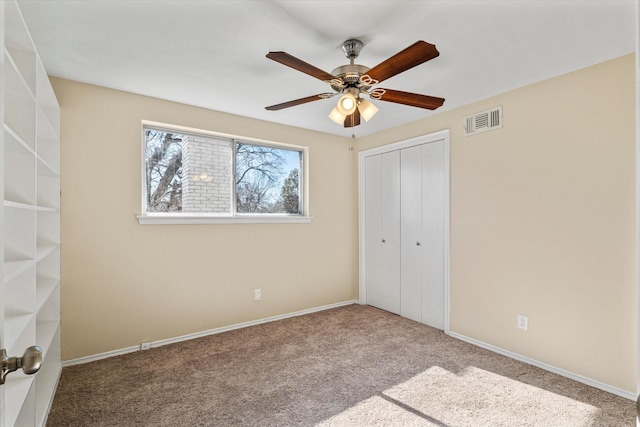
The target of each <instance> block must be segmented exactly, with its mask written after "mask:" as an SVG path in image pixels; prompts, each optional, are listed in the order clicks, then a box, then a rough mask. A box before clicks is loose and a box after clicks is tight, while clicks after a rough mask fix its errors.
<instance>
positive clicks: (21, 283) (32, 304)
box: [2, 263, 36, 313]
mask: <svg viewBox="0 0 640 427" xmlns="http://www.w3.org/2000/svg"><path fill="white" fill-rule="evenodd" d="M3 292H4V294H3V295H2V297H3V300H4V304H5V312H6V313H11V312H13V313H35V312H36V266H35V264H34V263H31V264H30V265H29V267H28V268H26V269H25V270H24V271H22V273H20V274H18V275H17V276H15V277H14V278H13V279H12V280H9V281H7V282H5V283H4V284H3Z"/></svg>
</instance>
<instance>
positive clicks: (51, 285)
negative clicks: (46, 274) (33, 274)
mask: <svg viewBox="0 0 640 427" xmlns="http://www.w3.org/2000/svg"><path fill="white" fill-rule="evenodd" d="M59 284H60V280H59V279H51V278H41V277H38V278H36V311H40V310H41V309H42V307H43V306H44V304H45V303H46V302H47V300H48V299H49V298H50V297H51V295H52V294H53V293H54V291H55V290H56V287H58V285H59Z"/></svg>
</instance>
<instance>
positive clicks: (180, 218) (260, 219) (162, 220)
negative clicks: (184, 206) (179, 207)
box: [137, 214, 313, 224]
mask: <svg viewBox="0 0 640 427" xmlns="http://www.w3.org/2000/svg"><path fill="white" fill-rule="evenodd" d="M137 218H138V223H139V224H305V223H310V222H311V219H312V218H313V217H310V216H296V215H237V216H211V215H185V214H177V215H162V214H160V215H137Z"/></svg>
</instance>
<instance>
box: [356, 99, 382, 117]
mask: <svg viewBox="0 0 640 427" xmlns="http://www.w3.org/2000/svg"><path fill="white" fill-rule="evenodd" d="M358 111H360V115H361V116H362V118H363V119H364V120H365V121H366V122H368V121H369V119H371V117H373V116H375V114H376V113H377V112H378V107H376V106H375V105H374V104H373V103H372V102H369V101H367V100H366V99H360V100H359V101H358Z"/></svg>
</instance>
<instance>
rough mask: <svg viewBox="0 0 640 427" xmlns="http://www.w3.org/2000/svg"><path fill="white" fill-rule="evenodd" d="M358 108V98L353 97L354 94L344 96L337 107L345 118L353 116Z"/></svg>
mask: <svg viewBox="0 0 640 427" xmlns="http://www.w3.org/2000/svg"><path fill="white" fill-rule="evenodd" d="M357 107H358V104H357V101H356V97H355V96H353V94H352V93H346V94H344V95H342V97H341V98H340V99H339V100H338V105H337V106H336V108H337V109H338V111H339V112H340V114H342V115H344V116H349V115H351V114H353V112H354V111H356V108H357Z"/></svg>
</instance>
